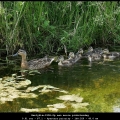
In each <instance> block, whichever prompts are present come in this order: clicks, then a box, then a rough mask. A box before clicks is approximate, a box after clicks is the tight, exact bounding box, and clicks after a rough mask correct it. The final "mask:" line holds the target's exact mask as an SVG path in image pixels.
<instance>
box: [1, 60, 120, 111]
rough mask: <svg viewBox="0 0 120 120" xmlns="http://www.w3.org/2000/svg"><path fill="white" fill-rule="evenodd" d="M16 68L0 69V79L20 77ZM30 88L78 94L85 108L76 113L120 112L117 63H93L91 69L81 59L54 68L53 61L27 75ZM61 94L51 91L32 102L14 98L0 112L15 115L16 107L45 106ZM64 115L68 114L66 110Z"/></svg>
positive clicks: (117, 61) (86, 62)
mask: <svg viewBox="0 0 120 120" xmlns="http://www.w3.org/2000/svg"><path fill="white" fill-rule="evenodd" d="M19 69H20V68H19V66H18V65H11V66H2V65H1V67H0V70H1V72H0V73H1V74H0V77H4V76H7V75H8V76H9V75H11V74H13V73H17V74H20V72H19ZM26 78H27V79H29V80H31V82H32V84H31V86H37V85H52V86H54V87H58V88H60V89H63V90H66V91H68V92H69V94H78V93H79V94H80V96H82V97H83V102H87V103H89V105H88V106H87V107H86V108H83V109H78V110H77V112H120V90H119V89H120V60H115V61H106V62H104V63H102V62H93V63H92V64H91V66H90V65H89V62H88V61H87V60H85V59H83V60H80V61H78V62H77V63H76V64H74V65H73V66H71V67H58V65H57V63H55V62H53V63H52V64H51V66H50V67H49V68H48V69H47V70H42V71H41V74H35V75H27V76H26ZM58 95H62V93H58V92H52V93H50V94H45V95H40V96H39V97H38V98H32V99H22V98H21V99H15V100H14V101H13V102H6V103H5V104H2V105H0V112H19V111H20V108H44V107H46V105H48V104H55V103H59V101H58V100H57V99H56V97H57V96H58ZM64 112H72V109H67V110H65V111H64Z"/></svg>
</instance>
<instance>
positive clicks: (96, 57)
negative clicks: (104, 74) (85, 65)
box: [88, 53, 102, 62]
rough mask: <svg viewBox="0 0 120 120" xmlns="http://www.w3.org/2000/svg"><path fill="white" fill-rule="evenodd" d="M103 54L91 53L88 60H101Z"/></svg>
mask: <svg viewBox="0 0 120 120" xmlns="http://www.w3.org/2000/svg"><path fill="white" fill-rule="evenodd" d="M101 57H102V56H101V55H100V54H98V53H92V54H89V55H88V61H89V62H92V61H98V60H100V59H101Z"/></svg>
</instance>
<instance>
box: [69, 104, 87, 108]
mask: <svg viewBox="0 0 120 120" xmlns="http://www.w3.org/2000/svg"><path fill="white" fill-rule="evenodd" d="M88 105H89V103H71V106H72V107H73V108H75V109H78V108H83V107H86V106H88Z"/></svg>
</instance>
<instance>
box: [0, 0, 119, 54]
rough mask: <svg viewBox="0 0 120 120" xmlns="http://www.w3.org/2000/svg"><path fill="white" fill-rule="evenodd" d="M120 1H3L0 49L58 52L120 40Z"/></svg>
mask: <svg viewBox="0 0 120 120" xmlns="http://www.w3.org/2000/svg"><path fill="white" fill-rule="evenodd" d="M119 21H120V4H119V2H118V1H109V2H107V1H104V2H100V1H75V2H73V1H42V2H41V1H36V2H34V1H29V2H27V1H7V2H6V1H1V2H0V22H1V24H0V43H1V46H0V49H6V51H7V54H11V53H13V52H14V51H17V50H18V49H19V48H24V49H26V50H27V51H28V53H32V54H33V53H34V54H40V55H44V54H58V53H60V52H64V46H66V48H67V51H68V52H69V51H77V50H78V49H79V48H80V47H83V48H84V47H88V46H90V45H95V46H96V45H101V46H107V45H114V46H118V45H119V43H120V42H119V41H120V35H119V33H120V24H119Z"/></svg>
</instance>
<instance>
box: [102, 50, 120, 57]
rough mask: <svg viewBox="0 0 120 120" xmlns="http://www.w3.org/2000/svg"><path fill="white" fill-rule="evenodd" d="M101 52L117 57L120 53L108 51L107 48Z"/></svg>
mask: <svg viewBox="0 0 120 120" xmlns="http://www.w3.org/2000/svg"><path fill="white" fill-rule="evenodd" d="M103 54H108V56H112V57H113V56H115V57H119V56H120V53H119V52H115V51H114V52H109V50H108V49H107V48H106V49H104V50H103Z"/></svg>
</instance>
